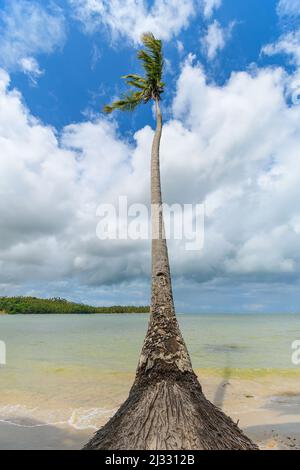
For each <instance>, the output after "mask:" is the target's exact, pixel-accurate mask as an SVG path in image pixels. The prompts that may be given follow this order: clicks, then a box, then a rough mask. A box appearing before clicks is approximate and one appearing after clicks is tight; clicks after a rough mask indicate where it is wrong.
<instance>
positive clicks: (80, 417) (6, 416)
mask: <svg viewBox="0 0 300 470" xmlns="http://www.w3.org/2000/svg"><path fill="white" fill-rule="evenodd" d="M115 412H116V410H115V409H107V408H77V409H74V410H73V411H72V412H71V414H70V415H69V417H67V418H66V419H65V420H58V419H55V418H56V417H58V416H59V415H61V414H66V411H64V412H60V411H59V410H55V411H53V410H48V411H47V410H41V409H39V408H28V407H26V406H23V405H6V406H3V407H0V423H3V424H9V425H12V426H16V427H20V428H39V427H47V426H66V425H67V426H70V427H71V428H73V429H76V430H78V431H79V430H80V431H84V430H88V429H94V430H97V429H98V428H99V426H100V425H101V421H102V424H103V418H105V420H106V419H109V418H110V417H111V416H112V415H113V414H114V413H115ZM55 415H56V416H55Z"/></svg>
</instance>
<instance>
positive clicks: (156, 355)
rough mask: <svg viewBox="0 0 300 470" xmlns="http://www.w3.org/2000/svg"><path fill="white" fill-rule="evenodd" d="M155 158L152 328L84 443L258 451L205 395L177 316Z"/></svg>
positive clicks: (91, 445) (125, 447)
mask: <svg viewBox="0 0 300 470" xmlns="http://www.w3.org/2000/svg"><path fill="white" fill-rule="evenodd" d="M156 117H157V127H156V132H155V136H154V140H153V146H152V156H151V201H152V300H151V312H150V321H149V326H148V332H147V335H146V338H145V341H144V345H143V349H142V352H141V356H140V361H139V364H138V368H137V372H136V377H135V381H134V384H133V386H132V388H131V390H130V393H129V397H128V398H127V400H126V401H125V403H123V405H122V406H121V407H120V408H119V410H118V411H117V413H116V414H115V415H114V416H113V417H112V418H111V419H110V420H109V422H108V423H107V424H106V425H105V426H104V427H103V428H101V429H100V430H99V431H98V432H97V433H96V434H95V436H94V437H93V438H92V439H91V441H90V442H89V443H88V444H87V445H86V446H85V449H87V450H88V449H90V450H100V449H105V450H222V449H225V450H226V449H227V450H230V449H231V450H255V449H257V447H256V446H255V444H253V443H252V442H251V441H250V439H248V438H247V437H246V436H245V435H244V434H243V433H242V431H241V430H240V429H239V428H238V426H237V425H236V424H235V423H234V422H233V421H232V420H231V419H230V418H229V417H227V416H226V415H225V414H224V413H223V412H222V411H221V410H219V409H218V408H217V407H215V406H214V405H213V404H212V403H210V402H209V401H208V400H207V399H206V398H205V396H204V394H203V392H202V388H201V385H200V383H199V382H198V380H197V377H196V375H195V374H194V372H193V368H192V365H191V360H190V357H189V353H188V351H187V348H186V345H185V343H184V340H183V337H182V335H181V332H180V329H179V325H178V322H177V319H176V315H175V309H174V302H173V294H172V283H171V275H170V267H169V259H168V249H167V242H166V239H165V234H164V221H163V211H162V195H161V181H160V158H159V148H160V141H161V136H162V114H161V111H160V107H159V103H158V100H156Z"/></svg>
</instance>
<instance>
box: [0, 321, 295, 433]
mask: <svg viewBox="0 0 300 470" xmlns="http://www.w3.org/2000/svg"><path fill="white" fill-rule="evenodd" d="M179 321H180V324H181V327H182V331H183V334H184V337H185V340H186V343H187V345H188V348H189V351H190V353H191V357H192V361H193V365H194V368H195V369H202V370H203V369H207V370H208V371H210V373H215V374H221V375H224V370H225V372H226V371H227V373H228V371H229V370H230V374H231V375H232V374H234V373H235V374H240V375H241V376H244V377H248V378H249V377H255V376H256V375H259V374H266V373H268V374H272V373H274V374H279V373H284V374H288V375H289V374H293V373H294V372H299V370H300V367H299V366H298V367H296V366H294V365H293V364H292V361H291V356H292V348H291V344H292V342H293V341H295V340H297V339H300V316H297V315H282V316H281V315H224V316H223V315H216V316H214V315H209V316H208V315H207V316H205V315H179ZM147 323H148V315H140V314H138V315H32V316H31V315H30V316H1V317H0V340H2V341H5V343H6V348H7V365H6V366H5V367H1V368H0V418H2V419H3V420H5V421H10V422H13V423H15V424H16V425H18V424H20V423H24V420H25V419H32V418H33V417H34V418H35V419H36V420H37V422H38V423H45V422H47V423H52V424H57V423H58V422H59V423H68V424H69V425H71V426H73V427H75V428H77V429H85V428H88V427H90V428H96V427H97V426H99V423H100V422H101V419H103V420H105V419H107V416H108V415H109V414H111V413H113V410H114V409H115V408H117V407H118V405H119V403H120V401H121V400H122V399H123V398H124V394H125V395H126V393H127V392H128V390H129V387H130V384H131V381H132V377H133V374H134V372H135V368H136V364H137V360H138V355H139V352H140V349H141V346H142V342H143V339H144V336H145V333H146V329H147Z"/></svg>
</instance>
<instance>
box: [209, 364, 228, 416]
mask: <svg viewBox="0 0 300 470" xmlns="http://www.w3.org/2000/svg"><path fill="white" fill-rule="evenodd" d="M230 377H231V367H230V358H229V355H227V364H226V367H225V368H224V370H223V380H222V381H221V382H220V384H219V385H218V387H217V390H216V392H215V396H214V399H213V404H214V405H215V406H217V407H218V408H220V409H222V408H223V405H224V401H225V395H226V390H227V387H228V386H229V385H230V382H229V379H230Z"/></svg>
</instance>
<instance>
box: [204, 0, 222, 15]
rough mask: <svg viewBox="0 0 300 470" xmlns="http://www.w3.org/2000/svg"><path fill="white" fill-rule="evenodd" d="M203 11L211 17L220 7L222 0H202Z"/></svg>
mask: <svg viewBox="0 0 300 470" xmlns="http://www.w3.org/2000/svg"><path fill="white" fill-rule="evenodd" d="M202 3H203V12H204V16H205V17H206V18H210V17H211V16H212V15H213V13H214V11H215V10H217V9H218V8H220V6H221V5H222V0H202Z"/></svg>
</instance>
